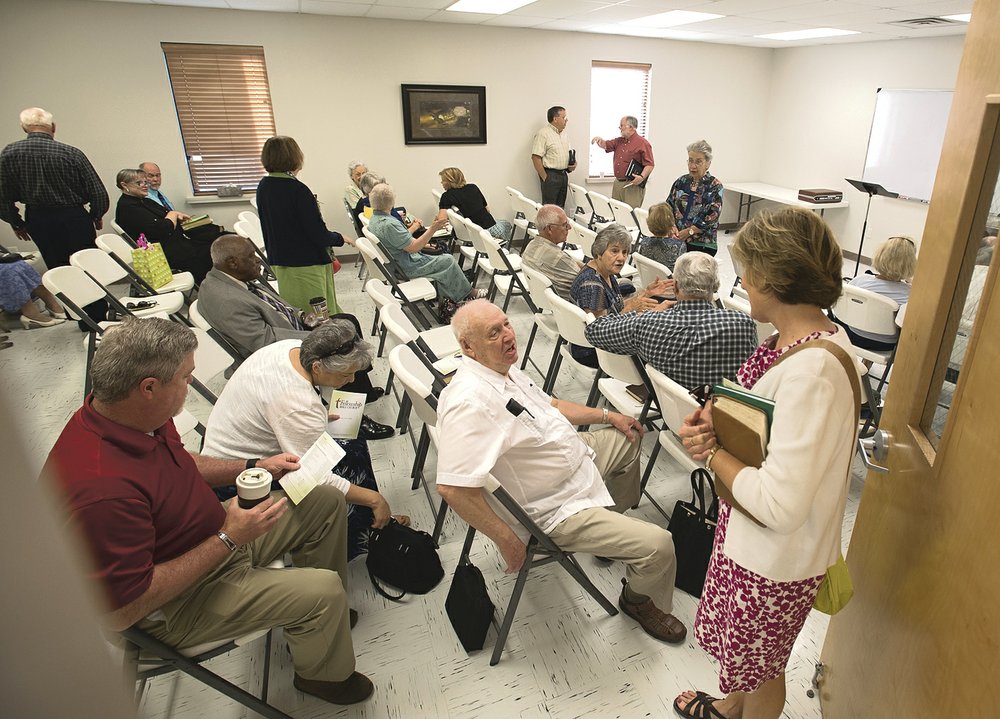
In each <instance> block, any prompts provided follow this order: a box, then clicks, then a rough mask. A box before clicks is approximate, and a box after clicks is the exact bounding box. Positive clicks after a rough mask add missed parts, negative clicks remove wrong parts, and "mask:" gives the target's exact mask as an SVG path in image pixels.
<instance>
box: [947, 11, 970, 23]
mask: <svg viewBox="0 0 1000 719" xmlns="http://www.w3.org/2000/svg"><path fill="white" fill-rule="evenodd" d="M941 18H942V19H943V20H954V21H955V22H969V21H970V20H971V19H972V13H971V12H967V13H962V14H961V15H941Z"/></svg>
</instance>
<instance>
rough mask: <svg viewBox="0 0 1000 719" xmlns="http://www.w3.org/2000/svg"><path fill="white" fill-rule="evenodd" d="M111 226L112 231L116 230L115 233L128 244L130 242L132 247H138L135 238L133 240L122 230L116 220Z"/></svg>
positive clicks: (111, 222) (112, 221)
mask: <svg viewBox="0 0 1000 719" xmlns="http://www.w3.org/2000/svg"><path fill="white" fill-rule="evenodd" d="M110 224H111V229H112V230H114V231H115V232H117V233H118V235H119V236H120V237H122V238H123V239H124V240H125V241H126V242H128V243H129V244H130V245H132V247H135V246H136V244H135V238H133V237H132V236H131V235H130V234H129V233H127V232H126V231H125V230H124V229H123V228H122V226H121V225H119V224H118V223H117V222H115V221H114V220H111V221H110Z"/></svg>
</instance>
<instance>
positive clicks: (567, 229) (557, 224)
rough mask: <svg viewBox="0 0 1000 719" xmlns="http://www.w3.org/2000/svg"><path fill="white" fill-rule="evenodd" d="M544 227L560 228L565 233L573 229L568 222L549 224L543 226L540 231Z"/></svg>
mask: <svg viewBox="0 0 1000 719" xmlns="http://www.w3.org/2000/svg"><path fill="white" fill-rule="evenodd" d="M545 227H561V228H563V229H564V230H566V231H569V230H572V229H573V225H571V224H569V223H568V222H562V223H559V222H550V223H549V224H547V225H545V226H544V227H543V228H542V229H545Z"/></svg>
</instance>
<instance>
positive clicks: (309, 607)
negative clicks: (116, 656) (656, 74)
mask: <svg viewBox="0 0 1000 719" xmlns="http://www.w3.org/2000/svg"><path fill="white" fill-rule="evenodd" d="M196 345H197V340H196V338H195V335H194V333H192V332H191V331H190V330H189V329H188V328H186V327H184V326H182V325H180V324H177V323H174V322H171V321H169V320H165V319H156V318H151V319H142V320H129V321H126V322H123V323H122V324H120V325H118V326H116V327H114V328H112V329H110V330H108V332H106V333H105V334H104V336H103V338H102V341H101V344H100V346H99V347H98V349H97V353H96V354H95V355H94V360H93V364H92V367H91V374H92V379H93V393H92V394H91V395H89V396H88V397H87V398H86V400H85V401H84V405H83V407H81V408H80V409H79V410H78V411H77V412H76V414H74V415H73V417H72V418H71V419H70V421H69V422H68V423H67V425H66V427H65V429H63V432H62V434H61V435H60V436H59V439H58V440H57V442H56V444H55V446H54V447H53V448H52V451H51V452H50V453H49V458H48V461H47V463H46V470H47V471H46V473H45V474H46V476H48V477H52V478H53V479H55V480H56V482H57V484H58V488H59V489H60V490H61V493H62V495H63V497H64V498H65V500H66V502H67V505H68V507H67V509H68V513H69V515H70V519H71V522H72V523H73V524H75V525H76V527H77V528H78V529H79V530H80V531H81V532H82V534H83V536H84V538H85V540H86V542H87V544H88V545H89V547H90V550H91V554H92V556H93V560H94V561H93V567H94V571H93V575H94V576H95V577H96V578H97V579H98V580H100V581H101V583H102V584H103V586H104V589H105V590H106V596H107V600H108V608H109V613H108V615H107V617H106V624H107V626H108V627H109V628H111V629H114V630H122V629H125V628H127V627H130V626H133V625H135V626H137V627H138V628H140V629H142V630H144V631H146V632H149V633H150V634H152V635H154V636H156V637H157V638H159V639H161V640H163V641H164V642H166V643H168V644H171V645H173V646H175V647H178V648H181V649H183V648H184V647H188V646H193V645H196V644H201V643H203V642H210V641H215V640H220V639H228V638H232V637H234V636H240V635H241V634H246V633H248V632H251V631H254V630H256V629H263V628H270V627H274V626H282V627H284V629H285V637H286V639H287V640H288V645H289V648H290V650H291V652H292V659H293V663H294V665H295V680H294V684H295V686H296V687H297V688H299V689H300V690H301V691H304V692H306V693H309V694H313V695H315V696H319V697H320V698H322V699H325V700H327V701H330V702H333V703H335V704H353V703H355V702H359V701H362V700H364V699H366V698H367V697H368V696H370V695H371V693H372V690H373V687H372V683H371V681H369V680H368V678H367V677H365V676H364V675H363V674H361V673H359V672H356V671H355V670H354V646H353V644H352V642H351V630H350V614H349V610H348V606H347V594H346V588H345V586H344V584H345V580H346V569H347V531H346V521H347V519H346V509H345V505H344V496H343V494H342V493H341V492H340V491H338V490H336V489H334V488H333V487H327V486H320V487H316V488H315V489H313V491H312V492H310V494H309V495H308V496H307V497H306V498H305V499H304V500H303V501H302V502H301V503H300V504H298V505H297V506H295V507H292V506H291V505H289V503H288V499H287V498H286V497H284V495H283V493H280V492H278V493H274V494H272V496H271V497H270V498H269V499H267V500H265V501H264V502H262V503H260V504H258V505H257V506H255V507H253V508H252V509H241V508H240V507H239V504H238V503H237V502H235V501H230V502H229V503H228V505H227V506H224V505H222V504H220V503H219V501H218V499H216V497H215V495H214V494H213V493H212V489H211V487H212V486H219V485H225V484H232V483H233V482H234V481H235V478H236V475H237V474H239V473H240V471H242V470H243V469H245V468H249V467H251V466H258V467H263V468H264V469H267V470H268V471H270V472H271V473H272V475H274V476H280V475H281V474H283V473H284V472H285V471H286V470H294V469H297V468H298V463H297V462H298V457H295V456H293V455H289V454H279V455H275V456H274V457H268V458H266V459H250V460H247V461H244V460H221V459H213V458H211V457H205V456H202V455H197V454H190V453H188V452H187V450H185V449H184V445H183V444H182V443H181V440H180V437H179V436H178V434H177V430H176V429H175V428H174V423H173V420H172V419H171V418H172V417H173V416H174V415H176V414H177V413H178V412H180V410H181V409H182V408H183V406H184V398H185V397H186V395H187V388H188V384H190V382H191V377H192V372H193V371H194V350H195V347H196ZM286 552H291V554H292V557H293V559H294V561H295V564H296V567H295V568H290V569H283V570H274V569H268V568H267V565H268V564H269V563H270V562H272V561H273V560H275V559H277V558H280V557H282V556H283V555H284V554H285V553H286ZM298 567H307V568H303V569H299V568H298ZM317 570H322V571H317Z"/></svg>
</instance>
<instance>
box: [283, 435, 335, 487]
mask: <svg viewBox="0 0 1000 719" xmlns="http://www.w3.org/2000/svg"><path fill="white" fill-rule="evenodd" d="M345 454H347V453H346V452H345V451H344V450H343V448H342V447H341V446H340V445H339V444H337V443H336V442H335V441H334V439H333V437H331V436H330V435H328V434H327V433H326V432H324V433H323V434H321V435H320V436H319V439H317V440H316V441H315V442H314V443H313V446H312V447H310V448H309V449H308V450H306V453H305V454H304V455H302V457H301V458H299V468H298V469H297V470H295V471H294V472H289V473H288V474H286V475H285V476H284V477H282V478H281V479H279V480H278V483H279V484H280V485H281V488H282V489H283V490H285V494H287V495H288V498H289V499H290V500H292V504H298V503H299V502H301V501H302V500H303V499H305V497H306V495H307V494H309V492H311V491H312V489H313V487H315V486H317V485H319V484H322V483H323V481H322V480H323V478H324V477H325V476H326V475H327V474H329V472H330V470H331V469H332V468H333V467H336V466H337V465H338V464H340V460H342V459H343V458H344V455H345Z"/></svg>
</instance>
